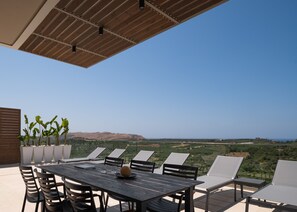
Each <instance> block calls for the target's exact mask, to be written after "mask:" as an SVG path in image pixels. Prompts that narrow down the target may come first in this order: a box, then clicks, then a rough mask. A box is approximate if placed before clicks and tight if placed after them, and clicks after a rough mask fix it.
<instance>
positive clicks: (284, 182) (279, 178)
mask: <svg viewBox="0 0 297 212" xmlns="http://www.w3.org/2000/svg"><path fill="white" fill-rule="evenodd" d="M261 199H262V200H266V201H261ZM271 202H274V203H281V204H280V205H277V204H274V205H272V204H271ZM250 203H256V204H259V205H262V206H269V207H275V208H276V209H285V210H286V211H297V161H288V160H279V161H278V163H277V166H276V169H275V172H274V176H273V179H272V182H271V184H269V185H267V186H266V187H264V188H263V189H261V190H259V191H257V192H256V193H254V194H252V195H251V196H250V197H247V201H246V211H249V204H250ZM292 206H293V207H292ZM294 206H295V207H294Z"/></svg>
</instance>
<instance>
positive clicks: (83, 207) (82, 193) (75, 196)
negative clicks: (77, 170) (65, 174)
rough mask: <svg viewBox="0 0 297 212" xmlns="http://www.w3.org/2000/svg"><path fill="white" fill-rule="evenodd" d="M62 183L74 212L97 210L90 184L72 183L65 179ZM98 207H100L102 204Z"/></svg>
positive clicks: (93, 211) (92, 211)
mask: <svg viewBox="0 0 297 212" xmlns="http://www.w3.org/2000/svg"><path fill="white" fill-rule="evenodd" d="M64 183H65V189H66V194H67V199H68V200H69V201H70V203H71V205H72V208H73V210H74V211H75V212H80V211H89V212H96V211H97V210H96V205H95V202H94V198H93V192H92V189H91V187H90V186H86V185H79V184H74V183H71V182H68V181H67V180H66V181H65V182H64ZM100 207H102V205H101V206H100Z"/></svg>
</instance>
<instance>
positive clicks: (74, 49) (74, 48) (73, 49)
mask: <svg viewBox="0 0 297 212" xmlns="http://www.w3.org/2000/svg"><path fill="white" fill-rule="evenodd" d="M72 52H73V53H75V52H76V45H73V46H72Z"/></svg>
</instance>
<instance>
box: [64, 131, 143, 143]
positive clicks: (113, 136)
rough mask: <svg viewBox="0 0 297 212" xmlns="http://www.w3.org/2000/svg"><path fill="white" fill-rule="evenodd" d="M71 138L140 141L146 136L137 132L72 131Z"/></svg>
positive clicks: (69, 135) (69, 136)
mask: <svg viewBox="0 0 297 212" xmlns="http://www.w3.org/2000/svg"><path fill="white" fill-rule="evenodd" d="M68 138H70V139H83V140H104V141H140V140H143V139H144V137H143V136H141V135H135V134H124V133H111V132H92V133H87V132H71V133H69V134H68Z"/></svg>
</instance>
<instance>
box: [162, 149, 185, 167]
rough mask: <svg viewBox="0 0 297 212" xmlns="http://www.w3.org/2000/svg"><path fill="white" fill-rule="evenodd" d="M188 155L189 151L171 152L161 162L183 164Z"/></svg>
mask: <svg viewBox="0 0 297 212" xmlns="http://www.w3.org/2000/svg"><path fill="white" fill-rule="evenodd" d="M189 155H190V154H189V153H177V152H171V153H170V155H169V156H168V157H167V159H166V160H165V161H164V163H163V164H176V165H183V164H184V162H185V161H186V160H187V158H188V157H189Z"/></svg>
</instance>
